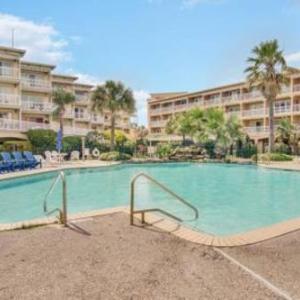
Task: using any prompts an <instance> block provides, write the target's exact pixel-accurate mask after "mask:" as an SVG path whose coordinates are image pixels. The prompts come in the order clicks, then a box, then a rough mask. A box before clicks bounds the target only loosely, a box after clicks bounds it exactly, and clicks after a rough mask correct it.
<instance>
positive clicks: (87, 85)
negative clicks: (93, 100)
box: [74, 82, 95, 88]
mask: <svg viewBox="0 0 300 300" xmlns="http://www.w3.org/2000/svg"><path fill="white" fill-rule="evenodd" d="M74 85H75V86H76V85H77V86H84V87H88V88H93V87H95V86H94V85H92V84H88V83H81V82H74Z"/></svg>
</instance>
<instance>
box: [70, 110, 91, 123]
mask: <svg viewBox="0 0 300 300" xmlns="http://www.w3.org/2000/svg"><path fill="white" fill-rule="evenodd" d="M74 117H75V120H78V121H87V122H89V121H90V119H91V115H90V114H89V113H78V112H75V115H74Z"/></svg>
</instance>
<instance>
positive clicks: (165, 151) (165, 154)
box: [155, 144, 172, 158]
mask: <svg viewBox="0 0 300 300" xmlns="http://www.w3.org/2000/svg"><path fill="white" fill-rule="evenodd" d="M155 153H156V155H157V156H158V157H159V158H169V156H170V155H171V154H172V145H171V144H158V145H157V147H156V152H155Z"/></svg>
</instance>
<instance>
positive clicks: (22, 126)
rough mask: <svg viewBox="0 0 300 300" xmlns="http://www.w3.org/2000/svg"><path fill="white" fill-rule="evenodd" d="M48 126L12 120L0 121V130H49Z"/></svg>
mask: <svg viewBox="0 0 300 300" xmlns="http://www.w3.org/2000/svg"><path fill="white" fill-rule="evenodd" d="M49 128H50V125H49V124H45V123H38V122H28V121H20V120H14V119H3V118H1V119H0V130H4V131H21V132H26V131H28V130H29V129H49Z"/></svg>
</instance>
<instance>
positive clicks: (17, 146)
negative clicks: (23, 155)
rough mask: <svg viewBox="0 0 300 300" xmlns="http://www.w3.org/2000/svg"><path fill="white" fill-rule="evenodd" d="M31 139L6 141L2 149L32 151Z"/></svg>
mask: <svg viewBox="0 0 300 300" xmlns="http://www.w3.org/2000/svg"><path fill="white" fill-rule="evenodd" d="M31 150H32V146H31V144H30V142H29V141H6V142H4V143H3V144H2V145H1V151H31Z"/></svg>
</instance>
